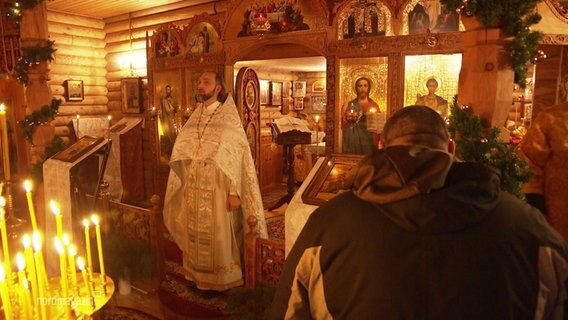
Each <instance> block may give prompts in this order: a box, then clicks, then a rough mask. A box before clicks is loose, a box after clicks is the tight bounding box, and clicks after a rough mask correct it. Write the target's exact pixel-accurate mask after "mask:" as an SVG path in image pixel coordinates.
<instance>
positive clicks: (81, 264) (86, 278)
mask: <svg viewBox="0 0 568 320" xmlns="http://www.w3.org/2000/svg"><path fill="white" fill-rule="evenodd" d="M77 268H79V271H81V274H82V275H83V282H84V283H85V287H87V297H89V298H92V297H93V291H92V290H91V283H90V282H89V276H88V275H87V270H85V261H84V260H83V258H82V257H78V258H77Z"/></svg>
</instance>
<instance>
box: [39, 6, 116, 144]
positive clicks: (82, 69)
mask: <svg viewBox="0 0 568 320" xmlns="http://www.w3.org/2000/svg"><path fill="white" fill-rule="evenodd" d="M104 26H105V23H104V21H102V20H101V19H94V18H87V17H79V16H75V15H70V14H65V13H60V12H53V11H48V12H47V28H48V32H49V38H50V39H51V40H53V41H55V45H54V46H55V48H56V49H57V51H56V52H55V54H54V58H55V60H54V61H53V62H52V63H51V66H50V68H51V71H50V80H49V81H48V85H49V87H50V89H51V93H52V95H53V97H54V98H57V99H61V100H62V101H63V102H62V103H61V106H60V107H59V114H58V116H57V117H56V118H55V120H54V121H52V125H53V126H55V134H56V135H57V136H60V137H61V138H63V140H64V141H68V140H69V133H70V132H69V129H68V127H67V124H68V123H69V121H71V119H73V118H74V117H76V115H77V114H80V115H81V116H83V115H88V116H101V117H103V116H105V117H106V115H107V114H108V97H107V88H106V85H107V80H106V60H105V56H106V50H105V45H106V43H105V31H104ZM71 79H72V80H82V81H83V88H84V99H83V101H80V102H73V101H67V99H66V93H65V87H64V85H65V81H66V80H71Z"/></svg>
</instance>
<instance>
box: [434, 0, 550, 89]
mask: <svg viewBox="0 0 568 320" xmlns="http://www.w3.org/2000/svg"><path fill="white" fill-rule="evenodd" d="M539 1H540V0H440V2H441V3H442V4H443V5H445V6H446V7H447V8H448V10H455V11H456V12H458V13H459V14H465V15H466V16H469V17H471V16H475V17H477V18H478V19H479V20H480V21H481V23H483V25H484V26H485V27H495V26H498V27H500V28H501V30H502V31H503V34H504V35H505V36H512V37H513V40H512V42H511V47H510V53H511V67H512V68H513V70H514V71H515V82H516V83H518V84H519V85H520V86H521V87H522V88H525V87H526V85H527V81H526V78H527V72H528V66H529V63H530V62H533V63H536V62H538V61H536V60H537V59H539V56H538V54H540V53H539V52H538V50H537V47H538V42H539V40H540V39H541V37H542V34H541V33H540V32H536V31H532V30H531V26H532V25H534V24H537V23H538V22H539V21H540V19H541V18H542V17H541V16H540V15H539V14H538V13H536V5H537V3H538V2H539Z"/></svg>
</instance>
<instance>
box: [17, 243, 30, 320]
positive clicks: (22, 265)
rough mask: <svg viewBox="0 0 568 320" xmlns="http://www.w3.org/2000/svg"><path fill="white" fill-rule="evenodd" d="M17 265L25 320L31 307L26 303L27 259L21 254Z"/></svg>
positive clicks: (22, 311)
mask: <svg viewBox="0 0 568 320" xmlns="http://www.w3.org/2000/svg"><path fill="white" fill-rule="evenodd" d="M16 265H17V266H18V284H19V285H20V290H18V291H19V296H20V304H21V305H22V310H21V312H20V315H21V314H22V313H23V314H24V318H25V319H28V314H29V305H28V304H27V303H26V300H27V299H26V295H27V292H28V290H27V288H26V287H27V285H26V284H27V280H26V259H25V258H24V255H23V254H22V253H21V252H18V253H17V254H16Z"/></svg>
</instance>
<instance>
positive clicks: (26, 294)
mask: <svg viewBox="0 0 568 320" xmlns="http://www.w3.org/2000/svg"><path fill="white" fill-rule="evenodd" d="M22 284H23V287H22V300H23V301H22V304H23V306H24V307H23V311H24V314H25V316H26V319H32V315H33V307H32V300H31V297H30V285H29V282H28V278H26V276H25V275H24V278H23V279H22Z"/></svg>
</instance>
